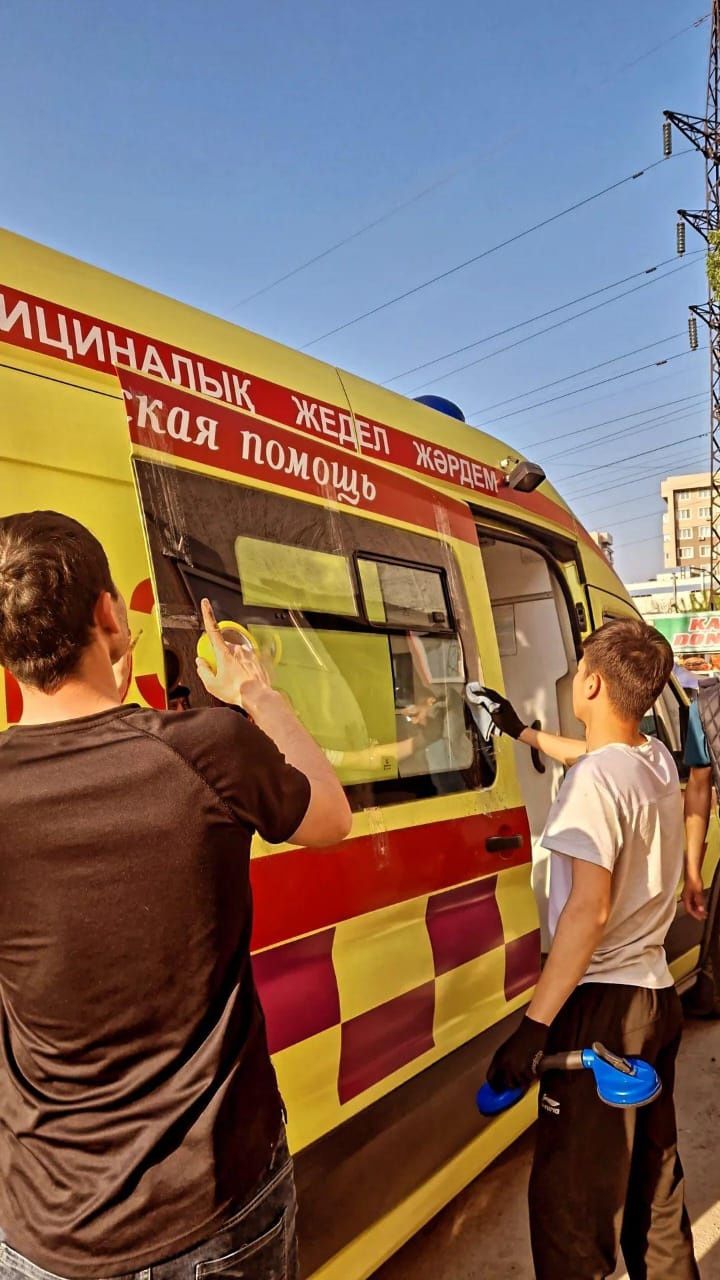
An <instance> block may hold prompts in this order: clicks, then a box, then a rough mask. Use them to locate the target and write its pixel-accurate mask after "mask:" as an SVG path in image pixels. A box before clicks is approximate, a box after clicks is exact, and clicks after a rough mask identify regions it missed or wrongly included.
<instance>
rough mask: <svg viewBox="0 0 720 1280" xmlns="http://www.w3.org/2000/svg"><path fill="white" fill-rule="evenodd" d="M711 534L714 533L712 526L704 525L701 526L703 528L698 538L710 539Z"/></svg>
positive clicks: (699, 531) (700, 529)
mask: <svg viewBox="0 0 720 1280" xmlns="http://www.w3.org/2000/svg"><path fill="white" fill-rule="evenodd" d="M711 532H712V530H711V528H710V525H709V524H703V525H701V526H700V528H699V529H698V536H699V537H700V538H709V537H710V535H711Z"/></svg>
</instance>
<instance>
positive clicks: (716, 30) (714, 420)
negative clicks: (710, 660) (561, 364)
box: [663, 0, 720, 609]
mask: <svg viewBox="0 0 720 1280" xmlns="http://www.w3.org/2000/svg"><path fill="white" fill-rule="evenodd" d="M719 42H720V0H713V5H712V15H711V28H710V59H709V64H708V85H707V110H706V113H705V116H704V117H703V116H688V115H682V114H680V112H677V111H665V112H664V113H663V114H664V117H665V119H664V123H663V151H664V153H665V155H666V156H669V155H671V154H672V130H673V126H674V127H675V128H676V129H677V130H678V131H679V132H680V133H681V134H682V135H683V136H684V137H685V138H687V139H688V141H689V142H691V143H692V144H693V146H694V147H697V149H698V151H700V152H702V154H703V156H704V157H705V208H704V209H699V210H695V211H692V210H688V209H678V216H679V217H680V219H681V220H682V221H681V222H680V223H678V227H677V248H678V253H684V251H685V228H684V225H683V224H684V223H687V224H688V226H690V227H692V228H693V229H694V230H695V231H697V232H698V233H699V234H700V235H701V236H702V237H703V239H704V240H705V241H706V242H707V244H708V245H709V246H710V247H711V248H712V247H713V244H712V240H711V236H712V234H713V232H717V231H720V116H719V113H718V109H719V107H720V61H719V58H718V54H719V48H718V46H719ZM698 319H700V320H704V322H705V324H706V325H707V327H708V334H709V342H708V347H709V350H710V608H711V609H715V608H717V607H718V606H720V303H718V302H716V301H715V299H714V297H713V293H712V289H710V290H709V293H708V301H707V302H706V303H703V304H701V305H698V306H693V307H690V319H689V322H688V328H689V334H690V346H691V347H692V348H693V349H695V348H696V347H697V345H698V342H697V322H698Z"/></svg>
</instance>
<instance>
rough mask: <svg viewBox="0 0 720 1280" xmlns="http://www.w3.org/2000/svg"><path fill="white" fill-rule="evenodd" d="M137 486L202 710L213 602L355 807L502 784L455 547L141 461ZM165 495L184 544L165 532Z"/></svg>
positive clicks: (178, 661)
mask: <svg viewBox="0 0 720 1280" xmlns="http://www.w3.org/2000/svg"><path fill="white" fill-rule="evenodd" d="M136 474H137V475H138V482H139V487H140V495H141V499H142V502H143V507H144V510H145V512H146V513H147V514H148V515H149V517H150V518H148V520H147V524H146V528H147V533H148V539H149V543H150V547H151V553H152V558H153V563H154V566H155V572H156V582H157V599H158V601H159V604H160V608H161V610H162V618H163V639H164V643H165V646H166V649H167V650H168V651H171V652H172V654H173V658H174V659H175V665H176V667H177V671H176V675H175V677H174V679H175V680H176V681H179V682H180V684H181V685H182V686H187V690H188V697H187V699H186V700H187V701H188V702H189V704H190V706H191V707H197V706H207V705H208V703H209V702H210V699H209V696H208V695H207V693H206V691H205V690H204V688H203V687H202V684H201V682H200V680H199V679H198V677H197V671H196V668H195V646H196V643H197V639H198V635H199V603H200V600H201V599H202V597H203V596H207V597H209V599H210V600H211V602H212V604H213V608H214V609H215V612H216V616H217V617H218V619H219V620H231V621H235V622H237V623H238V624H241V625H242V626H243V627H245V628H247V629H248V630H249V631H250V632H251V634H252V635H253V637H254V639H255V640H256V642H257V644H258V647H259V649H260V653H261V656H262V659H263V661H264V662H265V664H266V665H267V669H268V674H269V676H270V679H271V682H272V684H273V685H274V687H275V688H277V689H278V690H279V691H280V692H281V693H282V694H283V695H284V696H286V697H287V698H288V700H289V701H290V703H291V704H292V706H293V707H294V708H295V711H296V713H297V715H298V717H299V719H300V720H301V721H302V722H303V723H304V724H305V726H306V727H307V729H308V731H309V732H310V733H311V734H312V735H313V736H314V738H315V739H316V741H317V742H318V744H319V745H320V747H321V749H322V750H323V751H324V753H325V755H326V756H327V758H328V760H329V761H330V763H331V764H332V766H333V767H334V768H335V769H336V770H337V773H338V775H339V777H340V779H341V781H342V782H343V784H344V785H345V786H346V787H347V789H348V798H349V800H350V803H351V805H352V807H353V808H354V809H362V808H366V807H371V806H376V805H383V804H392V805H396V804H403V803H409V802H412V801H417V800H420V799H424V798H429V797H431V796H438V795H445V794H454V793H462V792H467V791H474V790H476V789H477V788H479V787H484V786H489V785H491V784H492V782H493V780H494V778H495V772H496V765H495V754H494V746H493V744H492V742H486V741H484V740H483V741H481V740H480V737H479V735H478V732H477V729H476V727H475V722H474V720H473V717H472V715H471V713H470V710H469V708H468V707H467V705H466V703H465V698H464V689H465V684H466V682H467V680H472V679H477V678H478V676H479V675H480V672H479V670H478V660H477V654H476V652H475V648H474V636H473V633H472V631H471V630H468V631H467V632H465V630H464V622H463V619H464V618H465V617H466V616H467V615H468V614H469V609H468V602H467V599H466V596H465V593H464V588H463V582H462V578H461V577H460V575H458V576H457V579H456V578H455V575H454V574H452V573H451V568H452V552H451V551H450V549H449V548H448V547H447V546H446V545H445V544H444V543H441V542H439V541H437V540H436V539H433V538H431V537H429V536H426V535H424V534H421V533H419V532H412V531H410V530H400V529H398V528H396V527H393V526H390V525H385V524H379V523H377V522H375V521H366V520H365V519H363V518H362V517H359V516H358V515H357V514H355V513H352V514H350V513H348V514H347V515H345V513H342V512H331V511H329V510H327V509H325V508H323V507H319V506H316V505H315V504H307V503H305V502H304V501H303V500H302V499H299V498H293V499H290V498H286V497H283V496H281V495H279V494H277V495H276V494H270V493H266V492H264V491H255V490H253V489H252V488H251V487H250V486H242V485H236V484H233V483H228V482H225V481H221V480H218V479H215V478H213V477H209V476H204V475H196V474H194V473H191V472H186V471H184V470H182V471H180V470H178V471H176V472H175V471H173V473H172V476H171V477H170V480H168V475H167V473H166V471H165V469H164V468H161V467H157V466H155V465H154V464H149V463H145V462H144V461H141V462H138V464H137V468H136ZM168 484H170V488H171V492H172V498H173V503H174V505H173V507H172V513H173V515H175V513H176V512H178V513H180V515H181V516H182V537H179V536H178V534H177V533H176V531H175V529H174V527H171V526H170V524H169V522H168V503H167V496H166V493H167V489H168ZM393 555H394V557H395V559H394V561H392V562H390V561H388V560H386V559H384V557H387V556H393ZM361 565H362V567H361ZM446 575H447V578H446ZM446 581H452V582H453V591H454V593H456V597H455V598H456V604H457V613H458V619H459V627H460V631H461V635H462V640H461V635H460V634H455V631H454V628H455V625H456V623H455V619H454V617H453V614H452V612H451V609H450V601H449V595H448V594H447V587H446ZM360 599H362V601H363V605H367V609H368V613H369V615H370V621H368V619H367V618H366V617H365V616H364V614H363V610H361V609H359V608H358V607H357V603H356V602H357V601H359V600H360ZM463 644H464V645H466V646H467V648H466V649H464V648H463Z"/></svg>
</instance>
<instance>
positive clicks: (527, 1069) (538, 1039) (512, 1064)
mask: <svg viewBox="0 0 720 1280" xmlns="http://www.w3.org/2000/svg"><path fill="white" fill-rule="evenodd" d="M549 1029H550V1028H549V1027H546V1026H545V1023H544V1022H535V1020H534V1019H533V1018H528V1016H527V1014H525V1017H524V1018H523V1020H522V1022H521V1023H520V1026H519V1027H517V1028H516V1030H515V1031H513V1033H512V1035H511V1036H508V1038H507V1040H506V1041H505V1043H504V1044H501V1045H500V1048H499V1049H497V1050H496V1052H495V1056H494V1057H493V1060H492V1062H491V1063H490V1066H489V1067H488V1073H487V1078H488V1083H489V1084H490V1085H491V1087H492V1088H493V1089H495V1090H496V1092H497V1093H501V1092H502V1091H503V1090H504V1089H527V1088H528V1086H529V1085H531V1084H532V1082H533V1080H534V1079H535V1077H536V1075H537V1073H538V1067H539V1065H540V1059H541V1058H542V1056H543V1053H544V1051H545V1045H546V1043H547V1038H548V1031H549Z"/></svg>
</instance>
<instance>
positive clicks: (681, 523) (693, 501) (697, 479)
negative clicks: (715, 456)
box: [660, 471, 710, 569]
mask: <svg viewBox="0 0 720 1280" xmlns="http://www.w3.org/2000/svg"><path fill="white" fill-rule="evenodd" d="M660 494H661V497H662V499H663V501H664V502H665V503H666V504H667V510H666V511H664V512H663V561H664V564H665V568H666V569H668V568H674V567H675V566H676V565H679V566H680V567H681V568H682V567H685V568H688V569H690V568H696V569H702V568H703V567H704V566H709V564H710V474H709V472H707V471H705V472H701V473H699V474H696V475H690V476H668V478H667V480H663V482H662V484H661V485H660Z"/></svg>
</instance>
